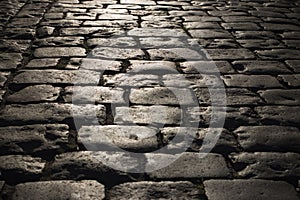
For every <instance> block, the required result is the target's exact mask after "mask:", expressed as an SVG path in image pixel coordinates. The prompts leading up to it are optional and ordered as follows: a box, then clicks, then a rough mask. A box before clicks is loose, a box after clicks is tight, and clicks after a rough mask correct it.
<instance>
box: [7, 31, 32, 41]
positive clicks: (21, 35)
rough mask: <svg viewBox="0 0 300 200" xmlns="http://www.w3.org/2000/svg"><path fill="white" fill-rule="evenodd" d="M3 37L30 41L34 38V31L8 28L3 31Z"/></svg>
mask: <svg viewBox="0 0 300 200" xmlns="http://www.w3.org/2000/svg"><path fill="white" fill-rule="evenodd" d="M3 35H4V36H5V37H6V38H10V39H24V40H30V39H33V38H34V37H35V31H34V29H32V28H9V29H6V30H5V31H3Z"/></svg>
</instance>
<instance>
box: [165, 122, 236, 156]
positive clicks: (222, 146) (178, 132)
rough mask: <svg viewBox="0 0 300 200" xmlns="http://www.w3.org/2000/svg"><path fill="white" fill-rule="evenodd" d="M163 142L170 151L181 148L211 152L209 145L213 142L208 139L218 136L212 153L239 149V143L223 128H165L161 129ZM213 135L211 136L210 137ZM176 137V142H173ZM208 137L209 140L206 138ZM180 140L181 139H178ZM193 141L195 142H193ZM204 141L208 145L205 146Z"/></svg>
mask: <svg viewBox="0 0 300 200" xmlns="http://www.w3.org/2000/svg"><path fill="white" fill-rule="evenodd" d="M161 134H162V142H163V144H164V145H168V146H167V149H168V150H174V151H175V150H178V149H179V148H184V147H188V149H189V150H192V151H197V152H198V151H201V152H205V151H210V150H211V149H209V148H208V147H209V145H208V144H209V143H210V144H213V142H214V141H213V140H212V141H209V139H208V137H209V136H211V135H214V136H215V135H218V134H219V135H218V136H219V138H218V141H217V143H216V144H215V145H214V147H213V149H212V150H211V151H212V152H220V153H225V152H232V151H235V150H236V149H237V146H238V145H237V142H236V140H235V138H234V136H233V134H231V133H230V132H229V131H227V130H226V129H222V128H211V129H208V128H200V129H197V128H192V127H189V128H188V127H164V128H162V129H161ZM208 134H211V135H208ZM175 136H176V142H175V141H174V142H172V140H173V139H174V137H175ZM205 137H207V138H205ZM177 138H179V139H177ZM191 139H193V142H191ZM204 141H205V142H206V143H208V144H206V145H208V146H207V147H205V146H204Z"/></svg>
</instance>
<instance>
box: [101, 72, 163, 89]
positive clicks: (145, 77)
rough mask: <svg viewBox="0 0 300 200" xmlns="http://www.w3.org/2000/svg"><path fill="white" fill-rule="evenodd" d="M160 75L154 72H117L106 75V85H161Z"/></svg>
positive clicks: (135, 86)
mask: <svg viewBox="0 0 300 200" xmlns="http://www.w3.org/2000/svg"><path fill="white" fill-rule="evenodd" d="M159 80H161V78H159V76H158V75H153V74H128V73H127V74H117V75H114V76H104V86H109V87H127V88H137V87H146V86H151V87H153V86H159V85H160V84H159Z"/></svg>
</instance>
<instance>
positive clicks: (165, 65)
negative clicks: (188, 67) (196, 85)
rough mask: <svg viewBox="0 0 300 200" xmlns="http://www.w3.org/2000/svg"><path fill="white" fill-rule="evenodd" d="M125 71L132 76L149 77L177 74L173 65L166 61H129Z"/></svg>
mask: <svg viewBox="0 0 300 200" xmlns="http://www.w3.org/2000/svg"><path fill="white" fill-rule="evenodd" d="M127 71H128V72H130V73H133V74H149V75H152V74H153V75H163V74H173V73H178V71H177V70H176V66H175V64H174V63H172V62H168V61H131V65H130V66H129V67H128V69H127Z"/></svg>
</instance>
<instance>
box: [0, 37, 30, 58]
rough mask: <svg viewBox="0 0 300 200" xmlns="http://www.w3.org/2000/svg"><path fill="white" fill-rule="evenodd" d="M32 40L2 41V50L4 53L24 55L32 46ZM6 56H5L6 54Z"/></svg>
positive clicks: (0, 47)
mask: <svg viewBox="0 0 300 200" xmlns="http://www.w3.org/2000/svg"><path fill="white" fill-rule="evenodd" d="M30 42H31V41H30V40H5V39H0V50H1V51H2V52H3V53H4V52H7V53H11V52H16V53H23V52H25V51H26V50H27V49H28V48H29V46H30ZM4 55H5V54H4Z"/></svg>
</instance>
